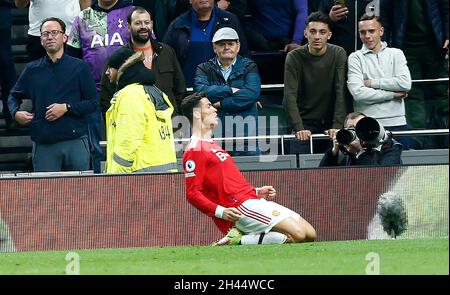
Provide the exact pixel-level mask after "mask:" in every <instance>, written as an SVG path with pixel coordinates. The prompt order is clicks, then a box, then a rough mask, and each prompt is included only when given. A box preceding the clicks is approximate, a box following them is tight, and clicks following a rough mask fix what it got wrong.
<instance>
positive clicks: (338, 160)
mask: <svg viewBox="0 0 450 295" xmlns="http://www.w3.org/2000/svg"><path fill="white" fill-rule="evenodd" d="M363 118H366V115H365V114H363V113H361V112H353V113H350V114H348V115H347V116H346V117H345V121H344V129H341V130H339V131H338V132H337V133H336V135H335V136H334V137H333V138H332V139H333V143H334V144H333V148H332V149H331V150H329V151H327V152H326V153H325V154H324V156H323V158H322V160H321V161H320V164H319V167H326V166H378V165H398V164H402V160H401V153H402V150H403V146H402V145H401V144H400V143H399V142H397V141H396V140H395V139H393V138H392V136H391V135H390V133H389V132H386V133H385V132H384V129H383V127H382V126H381V125H379V123H378V122H377V121H376V120H375V119H373V120H372V122H376V123H377V125H378V126H377V127H380V129H381V130H380V132H378V133H379V134H381V136H382V140H379V141H378V140H376V142H377V143H375V144H374V143H373V142H372V141H370V142H365V141H363V140H361V139H359V138H358V136H356V134H358V133H359V132H361V131H362V133H367V134H363V135H364V136H362V135H360V137H368V136H371V135H372V133H374V132H372V131H373V130H370V129H371V128H368V130H364V129H366V128H359V129H358V127H360V126H361V125H358V122H359V121H360V120H361V119H363ZM367 118H368V117H367ZM366 121H367V120H366ZM361 129H363V130H361ZM345 131H347V132H345ZM348 136H353V137H352V139H353V141H351V142H349V141H348V138H345V137H348ZM350 140H351V139H350ZM345 141H347V142H349V143H346V142H345ZM343 142H344V143H343Z"/></svg>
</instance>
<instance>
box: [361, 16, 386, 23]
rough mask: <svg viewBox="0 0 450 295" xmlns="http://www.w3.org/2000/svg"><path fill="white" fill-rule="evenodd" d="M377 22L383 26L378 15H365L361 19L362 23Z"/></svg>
mask: <svg viewBox="0 0 450 295" xmlns="http://www.w3.org/2000/svg"><path fill="white" fill-rule="evenodd" d="M373 19H374V20H376V21H377V22H379V23H380V24H381V20H380V17H379V16H376V15H368V14H366V13H364V14H363V15H362V16H361V18H360V19H359V21H360V22H362V21H365V20H373Z"/></svg>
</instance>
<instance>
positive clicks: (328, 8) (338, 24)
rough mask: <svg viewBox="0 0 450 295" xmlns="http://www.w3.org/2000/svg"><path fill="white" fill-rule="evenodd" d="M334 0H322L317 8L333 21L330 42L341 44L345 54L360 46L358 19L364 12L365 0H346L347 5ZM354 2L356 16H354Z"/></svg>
mask: <svg viewBox="0 0 450 295" xmlns="http://www.w3.org/2000/svg"><path fill="white" fill-rule="evenodd" d="M336 2H337V1H335V0H322V1H321V2H320V5H319V8H320V10H321V11H323V12H324V13H326V14H327V15H328V16H329V17H330V19H331V21H332V23H333V35H332V36H331V39H330V43H332V44H335V45H338V46H341V47H342V48H344V49H345V52H347V56H348V55H350V54H351V53H352V52H355V51H356V50H358V48H361V45H362V43H361V39H359V38H358V28H357V21H358V19H359V18H360V17H361V16H362V15H363V14H364V13H366V7H367V5H368V4H367V3H368V2H367V0H347V1H346V3H347V5H346V6H344V5H343V4H336ZM355 3H356V8H357V9H358V11H357V13H356V14H357V17H356V18H355Z"/></svg>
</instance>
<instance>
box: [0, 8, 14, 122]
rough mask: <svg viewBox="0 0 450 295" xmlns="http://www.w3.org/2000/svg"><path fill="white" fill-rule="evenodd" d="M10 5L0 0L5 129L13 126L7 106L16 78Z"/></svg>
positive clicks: (0, 85) (0, 69)
mask: <svg viewBox="0 0 450 295" xmlns="http://www.w3.org/2000/svg"><path fill="white" fill-rule="evenodd" d="M11 7H12V4H11V3H10V1H6V0H0V88H1V93H0V95H1V96H2V105H3V109H2V111H3V117H4V119H5V124H6V129H12V128H14V127H15V126H14V121H13V119H12V117H11V114H10V112H9V108H8V95H9V91H10V90H11V88H12V87H13V85H14V83H15V80H16V71H15V69H14V63H13V59H12V54H11V25H12V23H11Z"/></svg>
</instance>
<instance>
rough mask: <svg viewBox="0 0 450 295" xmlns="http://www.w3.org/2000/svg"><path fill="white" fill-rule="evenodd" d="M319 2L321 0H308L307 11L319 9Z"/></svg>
mask: <svg viewBox="0 0 450 295" xmlns="http://www.w3.org/2000/svg"><path fill="white" fill-rule="evenodd" d="M321 2H322V0H319V1H318V0H308V13H309V14H311V13H312V12H316V11H317V10H319V5H320V3H321Z"/></svg>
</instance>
